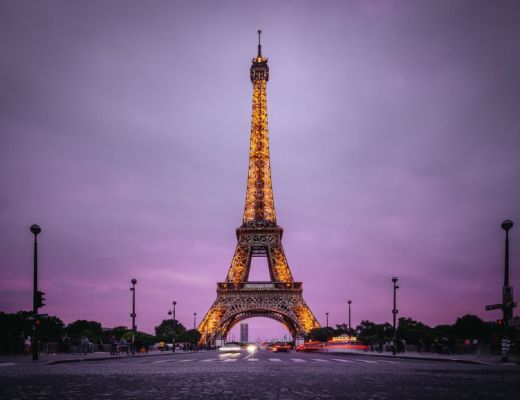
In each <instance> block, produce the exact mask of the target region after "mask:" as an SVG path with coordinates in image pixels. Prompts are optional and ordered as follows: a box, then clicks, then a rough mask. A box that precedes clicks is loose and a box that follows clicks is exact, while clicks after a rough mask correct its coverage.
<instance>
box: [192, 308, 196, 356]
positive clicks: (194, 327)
mask: <svg viewBox="0 0 520 400" xmlns="http://www.w3.org/2000/svg"><path fill="white" fill-rule="evenodd" d="M196 329H197V313H196V312H194V313H193V330H194V331H195V330H196ZM196 345H197V335H196V332H193V351H195V346H196Z"/></svg>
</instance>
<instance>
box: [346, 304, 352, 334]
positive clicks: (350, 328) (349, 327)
mask: <svg viewBox="0 0 520 400" xmlns="http://www.w3.org/2000/svg"><path fill="white" fill-rule="evenodd" d="M347 303H348V334H349V335H350V334H351V333H350V331H351V330H352V327H351V326H350V316H351V314H350V305H351V304H352V300H349V301H348V302H347Z"/></svg>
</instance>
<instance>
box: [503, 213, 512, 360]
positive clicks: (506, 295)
mask: <svg viewBox="0 0 520 400" xmlns="http://www.w3.org/2000/svg"><path fill="white" fill-rule="evenodd" d="M501 227H502V229H503V230H505V231H506V242H505V259H504V287H503V288H502V319H503V334H502V346H504V343H505V342H506V341H507V340H508V337H507V327H508V325H509V320H510V319H511V318H512V317H513V308H514V307H515V303H514V301H513V288H512V287H511V286H509V230H510V229H511V228H512V227H513V221H511V220H508V219H506V220H505V221H504V222H502V225H501ZM506 349H507V347H506ZM508 352H509V351H504V349H503V350H502V361H504V362H505V361H508V359H509V357H508V356H507V353H508Z"/></svg>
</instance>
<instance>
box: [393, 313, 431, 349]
mask: <svg viewBox="0 0 520 400" xmlns="http://www.w3.org/2000/svg"><path fill="white" fill-rule="evenodd" d="M430 332H431V328H430V327H429V326H427V325H425V324H423V323H422V322H418V321H415V320H413V319H411V318H399V325H398V328H397V336H398V337H399V339H400V340H406V343H407V344H419V342H420V341H421V340H423V341H424V338H425V337H427V336H428V335H429V334H430Z"/></svg>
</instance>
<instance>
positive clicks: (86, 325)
mask: <svg viewBox="0 0 520 400" xmlns="http://www.w3.org/2000/svg"><path fill="white" fill-rule="evenodd" d="M66 331H67V334H68V335H69V336H70V338H71V340H72V342H73V343H75V342H78V341H79V340H80V338H81V336H86V337H87V338H89V340H90V341H91V342H94V343H97V342H98V341H99V339H101V338H102V337H103V329H102V328H101V324H100V323H99V322H96V321H86V320H84V319H81V320H77V321H74V322H72V323H70V324H69V325H67V328H66Z"/></svg>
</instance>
